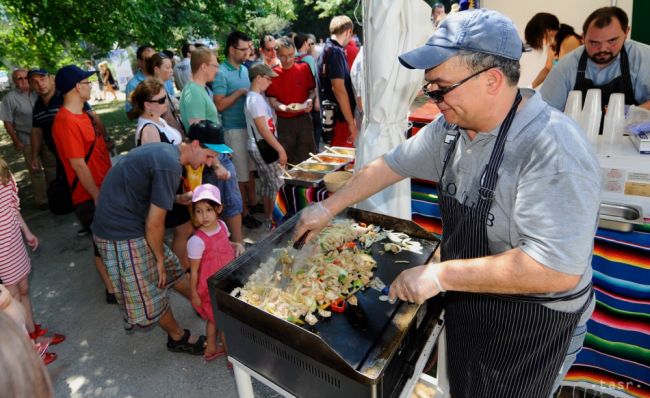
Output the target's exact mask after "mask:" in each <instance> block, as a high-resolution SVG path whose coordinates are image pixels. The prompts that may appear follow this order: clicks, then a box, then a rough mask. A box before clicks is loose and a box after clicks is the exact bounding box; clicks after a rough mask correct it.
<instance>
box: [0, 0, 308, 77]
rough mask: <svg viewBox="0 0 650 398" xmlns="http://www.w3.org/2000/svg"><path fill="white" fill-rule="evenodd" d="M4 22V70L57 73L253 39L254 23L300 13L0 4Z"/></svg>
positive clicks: (286, 0)
mask: <svg viewBox="0 0 650 398" xmlns="http://www.w3.org/2000/svg"><path fill="white" fill-rule="evenodd" d="M0 17H2V18H3V19H4V24H3V25H2V28H0V59H1V60H2V62H3V63H4V64H5V65H7V66H13V65H39V66H47V67H57V66H61V65H63V64H66V63H70V62H74V61H77V62H79V61H80V60H82V59H85V58H88V57H90V56H91V55H93V54H96V53H105V52H106V51H108V50H111V49H114V48H117V47H126V46H129V45H132V44H142V43H149V44H152V45H154V46H155V47H156V48H160V49H163V48H174V47H176V46H178V44H180V43H181V42H183V41H184V40H186V39H188V38H192V39H196V38H211V39H217V40H223V38H224V37H225V36H226V35H227V34H228V32H230V31H231V30H233V29H239V30H243V31H245V32H247V33H251V34H253V33H256V28H255V26H251V23H250V21H252V20H254V18H267V19H270V20H275V21H285V22H283V23H285V24H288V22H289V21H291V20H293V19H295V13H294V4H293V1H292V0H226V1H224V0H156V1H151V0H30V1H25V0H0Z"/></svg>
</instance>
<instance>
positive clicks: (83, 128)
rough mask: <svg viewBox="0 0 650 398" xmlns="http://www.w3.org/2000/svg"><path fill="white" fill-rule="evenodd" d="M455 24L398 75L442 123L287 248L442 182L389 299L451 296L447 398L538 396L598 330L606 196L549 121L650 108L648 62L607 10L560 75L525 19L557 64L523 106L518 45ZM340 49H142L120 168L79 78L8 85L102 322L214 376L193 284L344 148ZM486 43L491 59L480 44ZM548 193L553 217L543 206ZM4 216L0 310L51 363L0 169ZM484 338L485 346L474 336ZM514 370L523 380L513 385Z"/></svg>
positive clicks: (575, 146) (307, 38)
mask: <svg viewBox="0 0 650 398" xmlns="http://www.w3.org/2000/svg"><path fill="white" fill-rule="evenodd" d="M435 12H436V11H435V9H434V13H435ZM451 14H452V15H449V16H446V17H445V16H444V15H443V14H440V13H439V14H437V15H435V18H433V20H434V22H435V23H436V24H437V30H436V31H435V33H434V35H433V36H432V37H431V38H430V40H429V42H428V43H427V44H426V45H424V46H422V47H418V48H416V49H414V50H411V51H409V52H406V53H404V54H402V55H401V56H400V57H399V61H400V62H401V64H402V65H403V66H404V67H406V68H410V69H421V70H423V71H424V78H425V80H426V82H427V84H426V85H425V87H424V88H423V92H424V94H425V95H427V96H428V97H429V98H430V99H431V100H432V101H433V102H434V103H436V104H437V105H438V107H439V109H440V111H441V113H442V116H443V117H441V118H438V119H436V120H435V121H434V122H432V123H431V124H430V125H428V126H427V127H426V128H425V129H423V131H422V132H420V133H419V134H418V135H417V136H416V137H414V138H413V139H411V140H408V141H407V142H406V143H404V144H403V145H400V146H398V147H397V148H395V149H394V150H393V151H391V152H390V153H388V154H387V155H385V156H384V157H380V158H378V159H376V160H375V161H373V162H371V163H370V164H369V165H368V166H366V167H365V168H364V169H363V170H362V171H361V172H360V173H358V174H356V175H355V176H354V177H353V178H352V180H351V181H350V182H349V184H348V185H346V186H345V187H343V188H342V189H341V190H340V191H339V192H337V193H336V194H335V195H333V196H331V197H330V198H328V199H327V200H325V201H323V202H321V203H319V204H318V205H316V206H312V207H310V208H309V209H307V211H305V212H303V215H302V218H301V221H300V223H299V225H298V228H297V230H296V235H297V236H299V235H301V234H302V233H304V232H308V233H309V234H308V239H311V238H313V236H314V235H315V234H316V233H317V232H318V231H319V230H320V229H322V228H323V227H324V226H325V225H327V223H329V222H330V220H331V218H332V215H333V214H336V213H337V212H339V211H341V210H342V209H344V208H345V207H347V206H349V205H351V204H353V203H356V202H358V201H359V200H362V199H363V198H366V197H368V196H370V195H372V194H373V193H375V192H378V191H379V190H381V189H383V188H384V187H386V186H388V185H390V184H392V183H395V182H397V181H399V180H401V179H403V178H405V177H409V176H411V177H417V178H423V179H427V180H434V181H439V182H440V185H439V188H440V207H441V216H442V219H443V223H444V224H445V228H444V231H443V242H442V260H443V262H442V263H440V264H433V263H431V264H425V265H422V266H419V267H414V268H412V269H409V270H407V271H404V272H403V273H401V274H400V275H399V276H398V277H397V278H396V280H395V281H394V282H393V283H392V285H391V287H390V295H391V297H399V298H400V299H402V300H405V301H409V302H417V303H422V302H424V301H425V300H426V299H428V298H429V297H432V296H435V295H437V294H439V293H441V292H445V291H447V293H446V298H447V300H448V302H447V309H446V322H447V344H448V349H449V352H450V353H451V354H450V355H451V356H450V358H452V359H453V360H452V361H450V372H449V373H450V375H449V376H450V383H451V388H452V392H453V393H454V395H458V396H478V395H488V396H539V397H542V396H548V393H549V392H553V391H554V390H555V388H556V387H557V385H558V383H559V381H561V379H562V376H563V374H564V373H566V371H567V370H568V367H569V366H570V365H571V363H572V362H573V359H574V358H575V354H576V352H577V350H579V348H580V346H581V345H582V340H583V339H584V333H585V324H586V321H587V319H588V318H589V316H590V314H591V311H592V310H593V306H594V301H593V295H592V289H591V266H590V257H591V250H592V248H593V231H594V229H595V227H596V224H597V213H598V204H599V201H598V198H599V193H600V174H599V173H600V169H599V166H598V162H597V159H596V157H595V156H594V153H593V149H592V148H591V147H590V146H589V144H588V143H587V142H586V141H585V140H584V137H582V133H581V131H580V128H579V127H578V125H577V124H575V123H573V122H571V121H570V120H568V119H567V118H566V117H565V116H563V115H562V114H561V112H558V109H559V110H562V108H563V105H564V100H565V99H566V96H567V92H568V90H570V89H571V88H572V87H573V88H574V89H578V90H582V91H583V92H585V91H586V90H587V89H589V88H593V87H598V88H602V89H603V90H604V92H605V93H604V94H603V101H604V102H603V103H604V104H606V98H607V97H608V96H609V94H610V93H612V92H623V93H625V94H626V103H629V104H639V105H641V106H644V107H650V106H649V104H650V93H648V87H650V85H648V82H649V81H650V76H649V74H650V72H649V69H648V68H642V67H641V65H642V64H643V61H642V60H643V59H646V60H647V59H648V58H649V57H650V50H649V47H648V46H646V45H642V44H640V43H637V42H635V41H632V40H627V39H626V37H627V34H628V33H629V26H628V20H627V16H626V15H625V13H624V12H623V11H622V10H621V9H620V8H617V7H604V8H601V9H598V10H596V11H594V12H593V13H592V14H590V15H589V17H588V18H587V20H586V21H585V24H584V27H583V38H584V46H580V47H578V48H577V49H576V50H574V51H573V52H571V53H569V54H566V55H565V53H566V51H567V49H566V48H565V47H564V45H565V44H567V45H568V43H571V42H573V44H576V43H575V41H579V38H578V37H577V35H575V34H574V33H572V32H573V30H572V29H569V27H567V26H566V25H561V24H559V21H558V20H557V19H556V18H555V19H553V18H549V17H548V15H538V16H536V18H534V19H533V21H531V24H530V29H527V32H529V33H530V34H528V33H527V40H529V41H530V42H531V45H532V46H535V48H540V47H541V46H543V45H547V46H550V48H551V50H552V51H553V52H552V54H551V56H552V58H550V60H551V61H552V62H551V65H552V69H551V70H550V72H548V73H544V76H541V75H542V74H540V77H545V78H546V80H545V83H544V86H543V87H542V90H541V92H540V93H537V92H535V91H533V90H530V89H520V88H519V87H518V81H519V73H520V71H519V68H520V66H519V59H520V57H521V54H522V49H523V43H522V41H521V39H520V38H519V35H518V33H517V30H516V28H515V27H514V25H513V24H512V22H511V21H510V20H509V19H507V18H506V17H505V16H503V15H501V14H499V13H496V12H494V11H490V10H476V11H468V12H465V11H462V12H458V13H451ZM353 33H354V32H353V24H352V21H351V20H350V19H349V18H348V17H345V16H337V17H334V18H333V19H332V21H331V23H330V34H331V36H330V37H329V38H328V39H327V40H326V42H325V43H324V44H323V46H322V49H321V51H320V53H318V54H317V53H315V52H314V51H313V49H314V48H315V47H316V42H315V38H314V37H313V36H311V35H303V34H296V35H294V37H279V38H276V37H273V36H268V35H266V36H263V37H261V38H260V40H259V43H255V42H254V41H253V39H252V38H250V37H249V36H247V35H246V34H245V33H242V32H239V31H234V32H231V33H230V34H229V35H228V37H227V40H226V43H225V46H223V62H222V63H221V64H220V63H219V62H218V57H217V54H216V53H215V52H214V51H213V50H212V49H210V48H208V47H206V46H203V45H199V44H195V45H191V44H187V45H185V46H183V47H182V49H181V51H182V56H183V59H182V60H181V61H180V62H178V63H176V65H174V62H173V61H172V58H171V57H170V55H169V54H168V53H165V52H156V51H155V49H154V48H152V47H151V46H147V45H144V46H141V47H139V48H138V51H137V53H136V56H137V65H138V70H137V72H136V74H135V76H134V78H133V79H132V80H131V81H130V82H129V83H128V85H127V89H126V91H127V98H128V99H127V103H126V111H127V113H128V116H129V118H131V119H133V120H136V119H137V128H136V133H135V135H134V143H135V146H136V148H135V149H133V150H131V151H130V152H129V153H128V155H126V156H125V157H124V158H123V159H121V160H120V161H119V162H117V163H116V164H115V165H112V164H111V159H110V156H109V146H108V145H107V143H106V139H105V137H106V129H105V127H104V125H103V124H102V122H101V120H100V119H99V118H98V117H97V115H96V113H95V112H94V111H93V110H92V108H91V107H90V106H89V105H88V101H89V100H90V98H91V87H90V85H91V81H90V80H89V78H90V77H91V76H92V75H93V74H95V72H94V71H84V70H82V69H81V68H79V67H77V66H75V65H68V66H65V67H63V68H61V69H60V70H59V71H58V72H57V73H56V75H55V76H54V75H53V74H50V73H49V72H48V71H46V70H43V69H38V68H36V69H31V70H29V71H27V70H24V69H17V70H15V71H14V74H13V78H14V82H15V83H16V90H14V91H13V92H12V96H11V97H10V98H8V99H7V98H6V97H5V100H4V101H3V107H2V116H3V117H2V119H3V120H4V121H5V126H6V127H7V131H8V133H9V134H10V136H11V138H12V140H13V143H14V146H15V147H16V149H18V150H21V151H22V152H23V155H24V158H25V162H26V165H27V166H28V169H29V170H30V179H31V182H32V185H33V187H34V192H35V198H36V200H37V205H39V206H49V207H50V209H52V210H53V211H56V212H66V211H69V210H70V209H71V210H74V212H75V215H76V216H77V218H78V219H79V222H80V224H81V225H82V226H83V228H84V229H83V230H82V231H80V232H83V231H92V232H91V234H90V235H91V236H92V238H93V246H94V262H95V265H96V268H97V270H98V272H99V275H100V276H101V278H102V281H103V283H104V288H105V295H106V301H107V302H109V303H116V304H117V305H118V307H119V309H120V313H121V315H122V319H123V321H124V327H125V328H126V329H131V328H134V327H147V326H151V325H158V326H160V327H161V328H162V329H163V330H164V331H165V332H166V333H167V335H168V338H167V342H166V346H167V348H168V349H169V350H170V351H173V352H183V353H188V354H193V355H203V357H204V358H205V359H206V360H208V361H210V360H213V359H215V358H218V357H220V356H222V355H225V354H226V350H227V342H226V341H225V338H224V336H223V335H221V334H220V333H219V331H218V330H217V328H216V325H215V322H214V311H213V308H212V306H211V303H210V300H209V296H208V295H207V290H206V289H207V282H206V281H207V278H208V276H209V275H210V274H211V273H213V272H215V271H216V270H218V269H220V268H221V267H223V266H224V265H225V264H226V263H227V262H228V261H230V260H232V259H233V258H235V257H236V256H238V255H241V254H242V253H243V251H244V250H245V244H244V237H245V230H244V228H243V227H247V228H249V229H251V228H259V227H260V225H261V224H263V225H264V227H265V228H272V227H273V222H272V220H271V211H272V206H273V199H274V196H275V193H276V192H277V190H278V188H279V186H280V184H281V181H280V179H279V175H280V173H281V172H282V169H283V168H284V167H286V166H287V165H289V164H296V163H299V162H301V161H302V160H304V159H306V158H307V157H308V156H309V152H310V151H315V150H316V148H317V145H318V143H319V142H320V141H321V140H323V141H325V142H326V143H331V144H332V145H340V146H352V145H354V140H355V138H356V136H357V132H358V126H357V124H356V123H355V111H356V107H357V103H358V98H357V97H358V95H356V94H355V92H354V89H353V84H352V78H351V75H350V69H351V67H352V65H353V61H354V60H353V59H351V58H353V57H354V55H355V54H356V53H357V52H358V50H357V51H356V52H355V50H354V49H353V48H348V47H350V46H351V44H350V43H353V42H354V39H353V36H354V34H353ZM497 36H498V37H502V39H503V40H500V41H495V40H486V38H492V37H497ZM448 43H455V45H453V46H451V47H450V46H449V44H448ZM256 45H257V47H256ZM352 47H354V45H352ZM258 52H259V56H257V53H258ZM555 61H557V62H555ZM555 63H557V65H555ZM352 69H354V68H352ZM174 82H175V84H174ZM451 82H456V83H453V84H452V83H451ZM106 83H108V84H111V83H110V75H108V76H107V77H106V78H105V83H104V85H106ZM175 86H176V87H175ZM461 87H462V88H461ZM176 88H178V89H179V90H180V93H179V95H178V98H177V94H176V91H175V90H176ZM488 104H489V105H490V106H486V105H488ZM553 108H557V109H553ZM43 143H45V145H43ZM566 148H571V153H569V152H567V151H566ZM43 175H44V178H43ZM43 180H44V181H45V182H43ZM256 180H259V184H261V189H260V190H259V191H260V192H261V195H260V197H259V198H258V197H257V192H258V190H257V188H256ZM61 181H63V182H64V184H57V182H61ZM497 181H498V185H497ZM39 184H41V185H39ZM546 186H553V187H554V189H553V194H552V195H551V194H549V193H548V190H546V189H542V188H540V187H546ZM39 187H40V188H39ZM44 187H47V189H45V188H44ZM63 188H65V189H63ZM66 190H67V191H66ZM66 192H67V202H66V200H64V199H66V195H65V194H66ZM54 199H56V200H54ZM0 200H1V201H2V204H3V206H2V208H1V212H0V227H1V228H0V230H1V231H2V239H3V242H5V241H6V242H8V243H9V244H8V245H3V246H2V251H0V254H1V255H0V278H1V280H2V284H0V304H2V305H1V306H0V308H1V309H5V312H7V313H9V314H10V315H12V314H13V318H14V319H17V321H16V322H17V323H18V324H19V325H20V327H21V328H22V329H25V332H26V333H29V336H30V337H31V338H32V339H33V340H34V341H36V342H37V343H39V344H44V345H47V344H58V343H60V342H62V341H63V340H64V339H65V337H64V336H63V335H60V334H53V335H52V334H50V335H48V333H47V331H46V330H45V329H44V328H43V327H42V326H40V325H39V324H36V323H35V322H34V320H33V316H32V315H31V302H30V298H29V286H28V283H27V276H28V275H29V272H30V265H29V257H28V255H27V251H26V248H25V243H24V242H26V244H27V245H28V246H30V247H31V248H32V249H33V250H36V248H37V247H38V239H37V238H36V237H35V236H34V234H32V233H31V231H30V230H29V228H28V227H27V225H26V224H25V222H24V220H23V218H22V217H21V216H20V210H19V205H18V194H17V187H16V183H15V180H14V178H13V177H12V175H11V173H10V172H9V171H8V168H7V166H6V163H4V162H2V161H0ZM53 202H54V203H53ZM64 202H66V203H64ZM492 202H495V203H498V204H499V206H491V204H492ZM522 203H523V204H522ZM5 204H6V205H5ZM256 213H260V214H263V216H264V219H263V221H262V222H260V221H259V220H257V219H256V218H255V217H254V216H253V214H256ZM540 214H543V216H544V217H543V220H540ZM169 228H173V239H172V242H171V244H170V245H169V246H168V245H166V243H165V231H166V229H169ZM568 233H570V234H571V236H568V235H567V234H568ZM468 237H469V238H468ZM23 240H24V242H23ZM495 264H496V265H495ZM5 285H6V287H5ZM116 287H119V289H116ZM170 288H173V289H174V290H176V291H178V292H179V293H180V294H181V295H183V296H184V297H186V298H187V299H188V301H190V302H191V303H192V305H193V306H194V308H195V309H196V311H197V312H198V313H199V314H200V315H201V317H203V318H204V319H205V320H206V335H198V334H192V333H191V332H190V331H189V330H187V329H183V328H182V327H181V326H180V325H179V324H178V322H177V321H176V319H175V317H174V314H173V312H172V309H171V307H170V305H169V289H170ZM18 306H21V307H22V308H24V310H23V311H21V310H16V308H20V307H18ZM522 314H524V315H522ZM495 319H496V320H498V322H496V321H495ZM0 321H2V318H0ZM493 321H494V322H496V323H495V329H494V330H488V331H486V330H484V328H483V326H484V325H485V324H486V323H487V322H493ZM540 324H543V325H550V326H549V327H547V328H542V329H540V328H539V327H538V325H540ZM486 339H487V340H489V341H491V342H494V344H489V346H490V348H489V350H483V349H481V346H482V345H486V346H487V344H486V343H485V342H486ZM497 340H498V341H497ZM504 353H507V354H508V355H509V356H508V357H504ZM477 355H479V356H480V358H479V357H477ZM44 358H45V361H46V362H47V361H50V362H51V361H52V360H54V359H55V356H54V355H51V354H50V355H49V356H48V355H45V356H44ZM48 358H49V359H48ZM515 361H519V362H517V363H523V364H524V365H522V366H519V367H518V369H512V368H511V367H510V365H511V363H514V362H515ZM540 363H541V365H540ZM484 368H487V369H488V370H490V371H492V369H496V370H495V371H494V374H496V375H498V377H499V382H498V383H495V382H494V380H493V378H490V377H481V376H480V375H481V374H482V372H483V370H481V369H484ZM541 368H543V369H542V371H540V369H541ZM468 369H470V371H469V373H468ZM473 372H476V373H473ZM468 374H470V376H471V377H470V378H471V381H472V382H471V383H468V382H466V380H467V375H468ZM520 380H526V381H527V382H528V383H527V384H526V385H521V383H518V382H519V381H520ZM454 391H455V392H454ZM486 391H488V392H486ZM513 394H514V395H513Z"/></svg>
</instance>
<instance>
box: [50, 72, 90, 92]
mask: <svg viewBox="0 0 650 398" xmlns="http://www.w3.org/2000/svg"><path fill="white" fill-rule="evenodd" d="M94 74H95V72H90V71H85V70H83V69H81V68H80V67H78V66H77V65H66V66H64V67H63V68H61V69H59V71H58V72H56V77H55V78H54V84H56V89H57V90H59V92H60V93H61V94H63V95H65V94H67V93H68V92H69V91H70V90H72V89H73V88H74V86H75V85H77V83H79V82H80V81H82V80H83V79H86V78H88V77H90V76H92V75H94Z"/></svg>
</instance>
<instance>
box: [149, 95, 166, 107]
mask: <svg viewBox="0 0 650 398" xmlns="http://www.w3.org/2000/svg"><path fill="white" fill-rule="evenodd" d="M147 102H153V103H156V104H160V105H162V104H164V103H165V102H167V96H164V97H162V98H158V99H157V100H155V99H150V100H147Z"/></svg>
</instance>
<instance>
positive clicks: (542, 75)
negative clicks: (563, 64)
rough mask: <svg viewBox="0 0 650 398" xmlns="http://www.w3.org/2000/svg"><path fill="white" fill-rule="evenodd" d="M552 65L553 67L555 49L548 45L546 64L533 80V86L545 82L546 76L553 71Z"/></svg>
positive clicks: (535, 86)
mask: <svg viewBox="0 0 650 398" xmlns="http://www.w3.org/2000/svg"><path fill="white" fill-rule="evenodd" d="M552 67H553V50H552V49H551V48H550V47H548V48H547V49H546V64H544V67H543V68H542V70H540V71H539V73H538V74H537V77H536V78H535V80H533V83H532V86H533V88H537V87H539V86H540V85H541V84H542V83H544V80H545V79H546V76H548V74H549V72H551V68H552Z"/></svg>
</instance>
